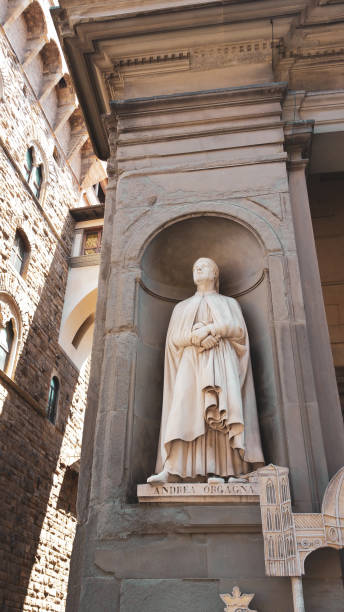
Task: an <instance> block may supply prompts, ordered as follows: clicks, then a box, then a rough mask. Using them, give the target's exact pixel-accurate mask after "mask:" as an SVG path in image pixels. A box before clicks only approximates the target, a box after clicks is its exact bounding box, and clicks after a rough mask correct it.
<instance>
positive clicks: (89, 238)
mask: <svg viewBox="0 0 344 612" xmlns="http://www.w3.org/2000/svg"><path fill="white" fill-rule="evenodd" d="M102 233H103V228H102V227H98V228H94V229H91V230H86V231H85V232H84V242H83V248H82V255H94V254H95V253H100V248H101V243H102Z"/></svg>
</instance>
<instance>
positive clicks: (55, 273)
mask: <svg viewBox="0 0 344 612" xmlns="http://www.w3.org/2000/svg"><path fill="white" fill-rule="evenodd" d="M0 58H1V60H0V72H1V77H2V81H3V96H2V101H0V133H1V139H2V141H1V143H0V298H1V294H2V295H7V296H9V299H11V300H13V303H15V304H16V305H17V306H18V310H19V313H20V315H19V316H20V319H21V325H22V342H21V345H20V350H19V352H18V360H17V365H16V368H15V371H14V372H13V374H11V377H10V378H9V377H6V375H5V374H4V373H3V372H1V371H0V447H1V451H0V466H1V469H0V540H1V543H2V544H1V557H0V583H1V588H0V609H1V611H2V612H7V611H12V610H18V611H19V610H30V611H38V610H39V611H43V610H44V611H45V610H55V611H58V610H59V611H61V610H64V602H65V597H66V588H67V580H68V571H69V559H70V554H71V550H72V543H73V537H74V530H75V523H76V517H75V498H76V485H77V474H76V472H75V471H74V469H71V467H70V466H71V465H72V464H73V463H75V461H76V460H77V459H78V457H79V454H80V444H81V434H82V426H83V414H84V409H85V401H86V394H87V383H88V366H85V367H84V368H83V370H82V371H81V372H78V371H77V369H76V368H75V366H74V365H73V364H72V362H71V361H70V360H69V359H68V357H67V356H66V355H65V354H64V353H63V351H62V349H60V347H59V345H58V333H59V327H60V320H61V313H62V308H63V300H64V293H65V287H66V281H67V273H68V261H67V258H68V256H69V255H70V251H71V244H72V238H73V228H74V225H73V223H74V222H73V220H72V218H71V216H70V214H69V208H71V207H73V206H77V205H78V202H79V198H80V190H79V185H78V183H77V181H76V178H75V175H74V174H73V172H72V170H71V167H70V166H69V165H68V163H67V162H66V160H62V163H61V164H60V165H58V164H57V163H56V162H55V160H54V158H53V151H54V147H55V146H56V144H57V143H56V140H55V136H54V133H53V132H52V130H51V127H50V125H49V123H48V121H47V119H46V116H45V115H44V113H43V111H42V108H41V107H40V105H39V103H38V102H37V100H36V97H35V95H34V93H33V91H32V90H31V88H30V83H29V82H28V80H27V79H26V78H25V75H24V73H23V70H22V67H21V65H20V63H18V59H17V57H16V55H15V53H14V52H13V49H11V47H10V45H9V44H8V41H7V39H6V37H5V35H4V33H3V32H0ZM32 143H33V144H34V146H37V147H38V148H39V150H40V151H41V154H42V159H43V160H44V179H45V180H44V188H43V197H42V199H41V201H38V200H37V199H36V198H35V197H34V196H33V194H32V193H31V192H30V189H29V188H28V185H27V183H26V181H25V178H24V174H23V173H24V160H25V154H26V151H27V148H28V146H29V145H30V144H32ZM18 228H21V229H22V230H23V231H24V232H25V234H26V236H27V239H28V241H29V244H30V249H31V251H30V259H29V264H28V267H27V270H26V274H25V278H23V277H21V276H19V275H18V274H17V272H16V271H15V270H14V268H13V266H12V265H11V262H10V257H11V249H12V246H13V242H14V238H15V234H16V230H17V229H18ZM52 375H57V376H58V378H59V380H60V385H61V386H60V394H59V403H58V411H57V418H56V423H55V424H52V423H50V421H48V419H47V417H46V406H47V400H48V393H49V384H50V380H51V377H52Z"/></svg>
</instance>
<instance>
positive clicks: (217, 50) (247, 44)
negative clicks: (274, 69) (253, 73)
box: [190, 39, 271, 70]
mask: <svg viewBox="0 0 344 612" xmlns="http://www.w3.org/2000/svg"><path fill="white" fill-rule="evenodd" d="M267 61H271V42H270V40H264V39H263V40H250V41H243V42H238V43H233V44H224V45H217V46H213V47H197V48H195V49H190V67H191V70H207V69H209V70H210V69H211V68H222V67H223V66H231V65H232V64H242V63H248V64H249V63H251V64H259V63H262V62H267Z"/></svg>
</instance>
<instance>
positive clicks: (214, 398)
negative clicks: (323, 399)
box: [147, 257, 264, 484]
mask: <svg viewBox="0 0 344 612" xmlns="http://www.w3.org/2000/svg"><path fill="white" fill-rule="evenodd" d="M193 278H194V283H195V285H196V286H197V291H196V293H195V294H194V295H193V296H192V297H191V298H189V299H187V300H184V301H182V302H180V303H179V304H177V305H176V306H175V308H174V310H173V313H172V317H171V320H170V324H169V328H168V332H167V338H166V348H165V372H164V396H163V408H162V418H161V428H160V439H159V448H158V456H157V462H156V474H154V475H153V476H150V478H148V480H147V482H148V483H150V484H162V483H165V482H171V481H175V480H176V479H179V480H180V479H181V480H183V481H185V480H186V481H187V480H194V481H195V480H203V481H204V479H205V478H207V477H208V478H209V477H215V478H216V477H217V478H224V477H229V478H240V477H241V478H242V477H243V476H244V475H245V474H248V473H249V472H251V471H252V470H253V469H255V468H256V467H258V466H260V465H263V464H264V458H263V453H262V448H261V441H260V434H259V426H258V418H257V407H256V398H255V392H254V386H253V378H252V370H251V362H250V353H249V341H248V335H247V329H246V325H245V321H244V318H243V315H242V312H241V309H240V306H239V304H238V302H237V301H236V300H235V299H233V298H229V297H226V296H224V295H220V294H219V293H218V291H219V269H218V267H217V265H216V263H215V262H214V261H213V260H211V259H208V258H205V257H202V258H200V259H198V260H197V261H196V262H195V264H194V266H193Z"/></svg>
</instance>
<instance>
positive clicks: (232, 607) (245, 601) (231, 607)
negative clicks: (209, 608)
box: [220, 586, 257, 612]
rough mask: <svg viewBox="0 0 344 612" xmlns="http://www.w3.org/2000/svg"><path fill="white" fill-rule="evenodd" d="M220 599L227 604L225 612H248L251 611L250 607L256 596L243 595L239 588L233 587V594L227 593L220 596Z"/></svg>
mask: <svg viewBox="0 0 344 612" xmlns="http://www.w3.org/2000/svg"><path fill="white" fill-rule="evenodd" d="M220 597H221V599H222V601H223V602H224V603H225V604H226V607H225V612H239V611H240V612H246V610H247V611H248V610H251V608H249V605H250V603H251V601H252V599H253V597H254V595H246V594H243V593H241V592H240V589H239V587H237V586H235V587H233V591H232V594H229V593H227V594H225V595H220ZM253 612H254V611H253ZM255 612H257V611H255Z"/></svg>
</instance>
